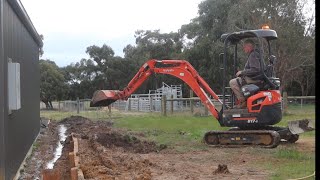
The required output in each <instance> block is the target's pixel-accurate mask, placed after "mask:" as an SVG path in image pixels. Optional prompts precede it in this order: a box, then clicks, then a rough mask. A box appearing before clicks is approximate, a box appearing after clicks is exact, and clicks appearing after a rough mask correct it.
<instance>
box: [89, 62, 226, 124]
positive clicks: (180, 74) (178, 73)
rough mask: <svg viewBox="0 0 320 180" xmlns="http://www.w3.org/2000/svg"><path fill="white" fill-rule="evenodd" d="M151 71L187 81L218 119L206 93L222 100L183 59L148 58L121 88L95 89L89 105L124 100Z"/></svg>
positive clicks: (101, 104) (104, 104)
mask: <svg viewBox="0 0 320 180" xmlns="http://www.w3.org/2000/svg"><path fill="white" fill-rule="evenodd" d="M153 73H156V74H168V75H172V76H175V77H177V78H179V79H181V80H182V81H183V82H185V83H187V84H188V85H189V86H190V88H191V89H192V90H193V91H194V93H195V94H196V95H197V96H198V97H199V98H200V100H201V101H202V103H203V104H204V105H205V106H206V107H207V108H208V109H209V110H210V112H211V113H212V115H213V116H214V117H215V118H216V119H218V120H219V113H218V111H217V109H216V108H215V106H214V104H213V103H212V101H211V99H210V98H209V97H208V95H207V94H209V95H211V96H212V97H213V98H214V99H216V100H217V101H219V102H220V103H221V104H222V101H221V100H220V99H219V97H218V96H217V95H216V93H214V92H213V90H212V89H211V88H210V87H209V85H208V84H207V83H206V82H205V80H204V79H203V78H202V77H201V76H200V75H199V74H198V72H197V71H196V70H195V69H194V68H193V66H192V65H191V64H190V63H189V62H188V61H185V60H155V59H151V60H148V61H147V62H146V63H145V64H144V65H143V66H142V67H141V68H140V69H139V71H138V72H137V74H136V75H135V76H134V77H133V78H132V80H131V81H130V82H129V84H128V86H127V87H126V88H124V89H123V90H97V91H96V92H95V93H94V94H93V97H92V100H91V103H90V106H91V107H97V106H108V105H110V104H111V103H113V102H115V101H117V100H126V99H128V98H129V97H130V95H131V94H132V93H134V92H135V91H136V90H137V89H138V88H139V87H140V86H141V85H142V84H143V82H144V81H145V80H147V79H148V78H149V76H151V75H152V74H153Z"/></svg>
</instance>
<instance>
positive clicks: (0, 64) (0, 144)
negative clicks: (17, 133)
mask: <svg viewBox="0 0 320 180" xmlns="http://www.w3.org/2000/svg"><path fill="white" fill-rule="evenodd" d="M2 17H3V0H0V97H2V98H1V99H0V180H3V179H4V172H5V169H4V164H5V132H4V130H5V128H4V122H5V121H4V120H5V118H6V112H5V110H4V104H6V99H5V98H3V97H5V95H6V92H4V90H5V88H3V87H4V84H5V80H4V79H5V77H4V74H5V72H4V70H5V68H4V66H5V64H6V63H5V62H4V61H3V50H4V49H3V33H2V32H3V28H2V27H3V20H2Z"/></svg>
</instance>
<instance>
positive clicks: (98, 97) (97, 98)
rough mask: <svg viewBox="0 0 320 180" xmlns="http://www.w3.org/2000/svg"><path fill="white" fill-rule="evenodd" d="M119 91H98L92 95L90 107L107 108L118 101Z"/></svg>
mask: <svg viewBox="0 0 320 180" xmlns="http://www.w3.org/2000/svg"><path fill="white" fill-rule="evenodd" d="M121 92H122V91H119V90H98V91H95V92H94V93H93V97H92V99H91V102H90V107H100V106H109V105H110V104H112V103H113V102H115V101H117V100H118V99H120V96H119V94H120V93H121Z"/></svg>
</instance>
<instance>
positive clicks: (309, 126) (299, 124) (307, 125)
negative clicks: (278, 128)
mask: <svg viewBox="0 0 320 180" xmlns="http://www.w3.org/2000/svg"><path fill="white" fill-rule="evenodd" d="M288 128H289V131H290V132H291V133H292V134H301V133H304V132H307V131H313V130H314V125H313V122H312V121H311V120H310V119H303V120H297V121H289V122H288Z"/></svg>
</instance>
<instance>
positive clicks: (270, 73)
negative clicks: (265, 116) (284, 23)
mask: <svg viewBox="0 0 320 180" xmlns="http://www.w3.org/2000/svg"><path fill="white" fill-rule="evenodd" d="M247 38H251V39H256V40H255V43H256V47H255V48H257V50H258V51H259V56H260V57H259V61H260V70H261V72H260V73H258V74H257V75H256V79H259V80H263V81H265V82H266V86H265V87H271V88H272V89H279V86H280V81H279V78H275V77H274V67H273V66H274V64H275V61H276V57H275V56H274V55H272V52H271V45H270V41H272V40H275V39H277V38H278V36H277V33H276V31H275V30H272V29H269V28H267V29H255V30H244V31H238V32H232V33H225V34H222V35H221V37H220V40H221V41H222V42H223V43H224V52H223V53H221V55H223V68H222V69H223V79H226V66H227V63H226V62H227V48H229V47H230V46H229V45H234V46H232V47H234V53H233V67H234V70H233V74H236V72H237V71H238V65H239V63H238V53H237V51H238V48H237V46H238V44H239V43H240V44H241V41H242V40H243V39H247ZM263 39H265V40H266V42H267V48H268V55H266V54H265V51H263V49H264V43H263ZM265 57H266V59H268V61H269V64H268V65H267V66H266V65H265V62H264V59H265ZM220 58H221V56H220ZM225 90H226V82H225V81H223V85H222V92H223V104H224V106H223V108H222V112H223V109H225V99H226V92H225ZM233 103H234V100H233V98H232V100H231V104H233ZM231 107H232V106H231Z"/></svg>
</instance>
